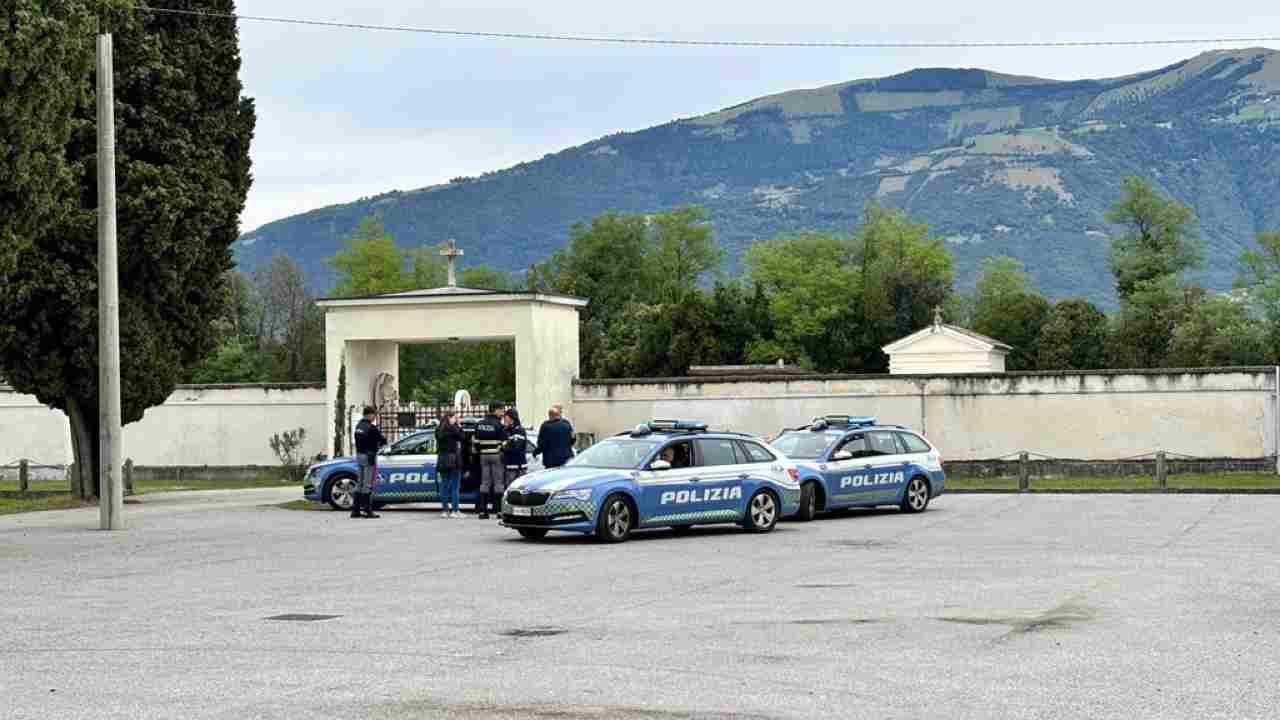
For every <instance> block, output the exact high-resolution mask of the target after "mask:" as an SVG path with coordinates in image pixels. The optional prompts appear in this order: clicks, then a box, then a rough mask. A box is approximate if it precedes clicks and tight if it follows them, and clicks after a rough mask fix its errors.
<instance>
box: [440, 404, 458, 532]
mask: <svg viewBox="0 0 1280 720" xmlns="http://www.w3.org/2000/svg"><path fill="white" fill-rule="evenodd" d="M454 417H455V416H454V413H453V411H452V410H446V411H445V413H444V417H443V418H441V419H440V427H437V428H436V479H437V481H438V482H439V484H440V511H441V512H440V517H442V518H460V517H462V508H461V507H460V506H461V500H460V498H459V495H460V488H459V486H460V485H461V483H462V440H463V437H464V436H463V434H462V428H461V427H459V426H458V424H457V423H456V422H454ZM450 508H452V510H451V509H450Z"/></svg>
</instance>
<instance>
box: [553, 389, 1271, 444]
mask: <svg viewBox="0 0 1280 720" xmlns="http://www.w3.org/2000/svg"><path fill="white" fill-rule="evenodd" d="M1276 374H1277V370H1276V368H1274V367H1260V368H1225V369H1192V370H1181V369H1174V370H1133V371H1108V372H1091V373H1003V374H998V375H940V376H911V375H906V376H904V375H895V376H889V375H877V376H869V375H859V376H852V375H851V376H792V377H786V378H777V377H767V376H756V377H733V376H721V377H698V378H668V379H659V380H582V381H578V383H577V384H576V385H575V387H574V403H573V411H572V415H571V416H570V417H571V419H572V420H573V422H574V425H575V426H576V427H577V429H578V430H579V431H582V432H591V433H595V434H596V436H597V437H602V436H605V435H608V434H612V433H616V432H619V431H621V430H623V429H625V428H629V427H632V426H634V425H636V424H637V423H639V422H643V421H644V420H648V419H651V418H680V419H698V420H705V421H707V422H709V423H710V424H711V426H712V427H714V428H720V429H730V430H736V431H741V432H748V433H752V434H756V435H762V436H767V437H772V436H774V435H776V434H777V432H778V431H779V430H780V429H781V428H783V427H786V426H795V425H800V424H803V423H805V422H807V421H808V420H809V419H811V418H813V417H814V416H816V415H823V414H827V413H850V414H860V415H874V416H876V417H878V418H879V419H880V421H881V422H883V423H889V424H901V425H907V426H910V427H914V428H918V429H920V430H922V431H923V432H924V433H925V434H927V435H928V437H929V439H930V440H932V441H933V443H934V444H935V445H937V446H938V448H939V449H940V450H941V452H942V454H943V457H944V459H947V460H980V459H992V458H998V457H1003V456H1005V455H1007V454H1009V453H1015V452H1018V451H1022V450H1027V451H1030V452H1033V453H1040V454H1043V455H1047V456H1050V457H1055V458H1082V459H1097V460H1104V459H1118V458H1126V457H1132V456H1136V455H1142V454H1145V453H1151V452H1154V451H1156V450H1166V451H1170V452H1175V453H1183V454H1186V455H1193V456H1198V457H1218V458H1221V457H1231V458H1260V457H1265V456H1268V455H1274V454H1275V452H1276V435H1277V431H1276V422H1277V414H1276V376H1277V375H1276Z"/></svg>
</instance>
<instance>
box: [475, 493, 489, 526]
mask: <svg viewBox="0 0 1280 720" xmlns="http://www.w3.org/2000/svg"><path fill="white" fill-rule="evenodd" d="M476 512H477V513H479V515H478V517H479V518H480V519H481V520H488V519H489V493H480V502H478V503H476Z"/></svg>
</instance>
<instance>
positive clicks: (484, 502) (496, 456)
mask: <svg viewBox="0 0 1280 720" xmlns="http://www.w3.org/2000/svg"><path fill="white" fill-rule="evenodd" d="M501 410H502V406H501V405H498V404H496V403H495V404H493V405H490V406H489V414H488V415H485V416H484V417H482V418H480V422H478V423H476V434H475V438H474V442H475V444H476V449H477V450H478V451H479V453H480V496H479V498H478V500H477V501H476V512H477V513H479V517H480V519H481V520H488V519H489V496H490V495H492V496H493V497H494V499H495V503H499V505H498V507H501V504H500V503H501V502H502V491H503V488H504V483H505V480H506V468H505V467H503V465H502V444H503V443H504V442H506V440H507V432H506V430H504V429H503V427H502V421H501V420H499V419H498V413H499V412H500V411H501Z"/></svg>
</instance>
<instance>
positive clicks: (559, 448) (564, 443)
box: [533, 407, 573, 468]
mask: <svg viewBox="0 0 1280 720" xmlns="http://www.w3.org/2000/svg"><path fill="white" fill-rule="evenodd" d="M533 454H534V455H542V465H543V467H547V468H557V467H560V466H561V465H564V464H565V463H567V462H569V459H570V458H572V457H573V426H572V425H570V424H569V421H568V420H565V419H564V417H563V416H561V414H560V411H559V410H558V409H557V408H554V407H553V408H551V410H549V411H548V412H547V421H546V422H544V423H542V427H540V428H538V447H536V448H534V450H533Z"/></svg>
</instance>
